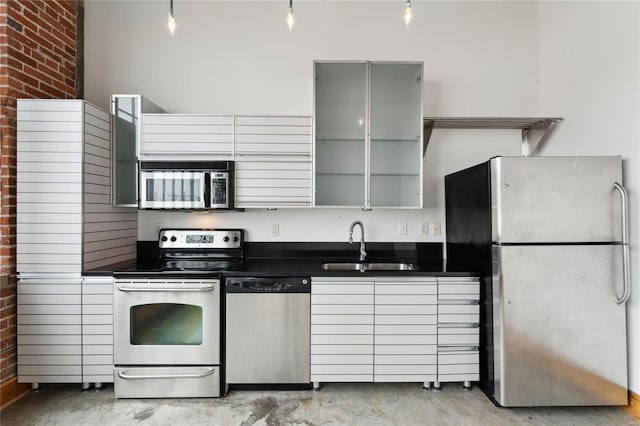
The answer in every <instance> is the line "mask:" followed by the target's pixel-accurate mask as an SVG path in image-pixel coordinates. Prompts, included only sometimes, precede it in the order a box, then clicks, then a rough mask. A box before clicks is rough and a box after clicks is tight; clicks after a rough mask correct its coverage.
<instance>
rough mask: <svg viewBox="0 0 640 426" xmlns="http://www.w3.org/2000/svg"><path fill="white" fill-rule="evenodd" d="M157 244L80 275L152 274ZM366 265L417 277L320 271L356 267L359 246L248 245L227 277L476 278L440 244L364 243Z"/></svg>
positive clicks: (145, 245) (140, 244) (143, 246)
mask: <svg viewBox="0 0 640 426" xmlns="http://www.w3.org/2000/svg"><path fill="white" fill-rule="evenodd" d="M156 246H157V243H156V242H148V241H142V242H138V262H137V263H136V262H133V261H130V262H121V263H118V264H114V265H107V266H104V267H100V268H96V269H92V270H87V271H84V272H83V274H84V275H87V276H92V275H93V276H100V275H111V274H113V273H116V274H125V273H131V274H136V275H143V274H145V273H152V272H154V269H155V267H156V261H157V255H156V253H155V252H154V247H156ZM367 253H368V255H367V258H366V260H365V262H367V263H369V262H407V263H412V264H414V265H416V266H417V270H415V271H380V270H376V271H366V272H360V271H349V270H332V271H326V270H323V269H322V264H323V263H326V262H358V257H357V254H358V253H357V244H353V245H349V244H346V243H246V247H245V258H244V261H243V262H242V264H241V265H238V266H236V268H235V269H234V270H226V271H223V274H224V275H226V276H245V277H246V276H255V277H266V276H333V277H363V276H398V277H399V276H457V277H473V276H478V274H477V273H475V272H474V271H471V270H469V269H468V268H465V267H464V266H460V265H451V264H447V262H446V261H445V260H444V259H442V244H440V243H368V244H367Z"/></svg>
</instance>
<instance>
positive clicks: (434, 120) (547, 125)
mask: <svg viewBox="0 0 640 426" xmlns="http://www.w3.org/2000/svg"><path fill="white" fill-rule="evenodd" d="M562 120H563V119H562V118H560V117H424V121H423V122H424V152H426V151H427V146H428V145H429V139H430V138H431V132H432V131H433V129H520V130H522V155H523V156H524V157H527V156H529V155H531V153H532V152H533V151H534V150H535V148H536V147H537V146H538V144H540V142H542V141H543V140H545V139H546V138H547V136H548V135H549V133H550V132H551V129H553V127H554V126H555V124H556V123H558V122H560V121H562ZM424 152H423V154H424Z"/></svg>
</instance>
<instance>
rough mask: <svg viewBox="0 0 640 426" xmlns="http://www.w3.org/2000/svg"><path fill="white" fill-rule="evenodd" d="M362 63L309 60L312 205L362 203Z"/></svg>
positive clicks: (364, 79)
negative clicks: (312, 108) (312, 92)
mask: <svg viewBox="0 0 640 426" xmlns="http://www.w3.org/2000/svg"><path fill="white" fill-rule="evenodd" d="M367 84H368V83H367V63H366V62H348V63H323V62H316V63H315V124H316V139H315V158H314V160H315V178H316V181H315V205H316V206H352V207H362V206H365V205H367V200H365V193H366V182H367V180H366V150H367V148H366V145H367V143H366V142H367V114H368V104H367V102H368V101H367Z"/></svg>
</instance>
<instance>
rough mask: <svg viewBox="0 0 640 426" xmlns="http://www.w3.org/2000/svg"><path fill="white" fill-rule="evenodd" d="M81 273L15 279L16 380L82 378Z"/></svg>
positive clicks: (59, 380)
mask: <svg viewBox="0 0 640 426" xmlns="http://www.w3.org/2000/svg"><path fill="white" fill-rule="evenodd" d="M81 312H82V305H81V277H80V276H64V275H59V276H57V275H55V274H48V275H42V276H31V277H21V278H20V280H19V281H18V321H17V322H18V381H19V382H20V383H35V382H40V383H80V382H81V381H82V343H81V342H82V314H81Z"/></svg>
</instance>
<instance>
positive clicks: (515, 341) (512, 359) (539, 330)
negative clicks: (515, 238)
mask: <svg viewBox="0 0 640 426" xmlns="http://www.w3.org/2000/svg"><path fill="white" fill-rule="evenodd" d="M621 250H622V248H621V246H617V245H575V246H506V247H505V246H502V247H501V246H496V245H494V246H493V259H494V260H493V312H494V315H493V323H494V324H493V331H494V336H493V337H494V345H495V346H494V355H495V357H494V378H495V394H494V399H495V400H496V401H497V402H498V403H499V404H501V405H503V406H505V407H518V406H552V405H562V406H572V405H626V404H627V356H626V354H627V347H626V315H625V305H624V304H622V305H618V304H616V302H615V294H618V295H620V294H621V292H622V268H621V261H620V259H621V256H622V254H621Z"/></svg>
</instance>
